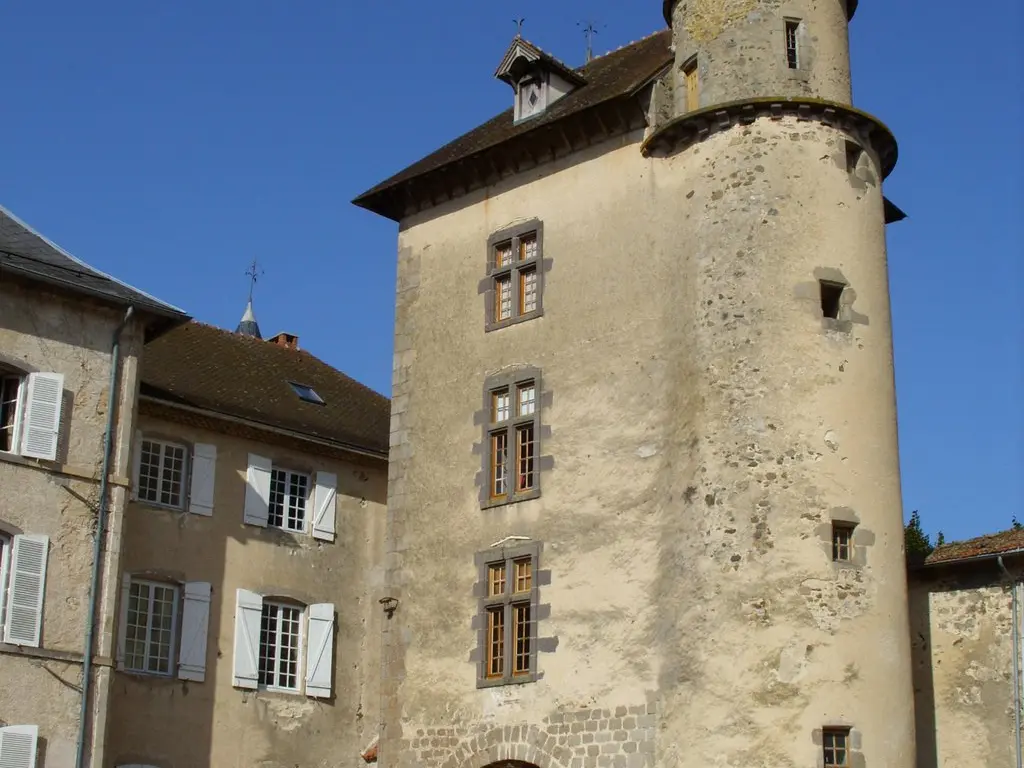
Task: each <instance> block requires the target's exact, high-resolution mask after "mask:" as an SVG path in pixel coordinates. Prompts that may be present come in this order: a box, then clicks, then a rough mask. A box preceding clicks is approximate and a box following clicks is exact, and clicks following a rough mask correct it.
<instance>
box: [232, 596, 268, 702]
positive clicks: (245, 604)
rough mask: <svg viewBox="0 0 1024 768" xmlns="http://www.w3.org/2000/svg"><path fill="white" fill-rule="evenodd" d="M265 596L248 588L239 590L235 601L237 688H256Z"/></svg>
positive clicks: (235, 672)
mask: <svg viewBox="0 0 1024 768" xmlns="http://www.w3.org/2000/svg"><path fill="white" fill-rule="evenodd" d="M262 615H263V598H262V597H261V596H259V595H257V594H256V593H255V592H250V591H249V590H247V589H240V590H238V596H237V598H236V602H235V667H234V678H235V680H234V683H233V685H234V686H235V687H236V688H253V689H255V688H256V685H257V683H258V682H259V668H260V619H261V618H262Z"/></svg>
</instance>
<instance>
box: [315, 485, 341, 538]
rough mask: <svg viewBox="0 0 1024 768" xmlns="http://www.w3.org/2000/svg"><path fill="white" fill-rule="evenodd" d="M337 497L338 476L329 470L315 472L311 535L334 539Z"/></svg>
mask: <svg viewBox="0 0 1024 768" xmlns="http://www.w3.org/2000/svg"><path fill="white" fill-rule="evenodd" d="M337 498H338V477H337V475H335V474H333V473H331V472H317V473H316V493H315V494H313V509H314V517H313V537H314V538H317V539H323V540H324V541H334V531H335V528H334V525H335V524H334V519H335V517H336V516H337V515H336V513H335V509H336V507H337Z"/></svg>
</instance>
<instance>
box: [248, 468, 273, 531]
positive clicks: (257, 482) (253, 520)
mask: <svg viewBox="0 0 1024 768" xmlns="http://www.w3.org/2000/svg"><path fill="white" fill-rule="evenodd" d="M270 469H271V462H270V459H265V458H263V457H262V456H257V455H256V454H255V453H250V454H249V469H248V471H246V473H245V511H244V512H243V520H244V522H245V523H246V524H247V525H258V526H260V527H261V528H266V527H267V518H268V517H269V516H270Z"/></svg>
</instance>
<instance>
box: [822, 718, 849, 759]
mask: <svg viewBox="0 0 1024 768" xmlns="http://www.w3.org/2000/svg"><path fill="white" fill-rule="evenodd" d="M821 743H822V749H823V751H824V753H825V754H824V757H825V765H826V766H828V768H850V729H849V728H826V729H824V731H823V732H822V741H821Z"/></svg>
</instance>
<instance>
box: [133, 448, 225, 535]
mask: <svg viewBox="0 0 1024 768" xmlns="http://www.w3.org/2000/svg"><path fill="white" fill-rule="evenodd" d="M134 456H135V459H134V461H135V471H134V475H135V485H134V486H133V490H132V497H133V498H134V499H135V500H137V501H141V502H144V503H146V504H152V505H154V506H158V507H167V508H168V509H179V510H181V509H185V508H186V507H187V508H188V511H189V512H190V513H191V514H193V515H202V516H203V517H210V516H211V515H213V497H214V490H215V481H216V477H217V446H216V445H211V444H208V443H196V444H195V445H193V446H192V448H191V450H190V449H189V448H188V446H186V445H184V444H182V443H176V442H174V441H168V440H164V439H160V438H156V437H154V436H152V435H144V434H143V433H142V432H137V433H136V435H135V454H134Z"/></svg>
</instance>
